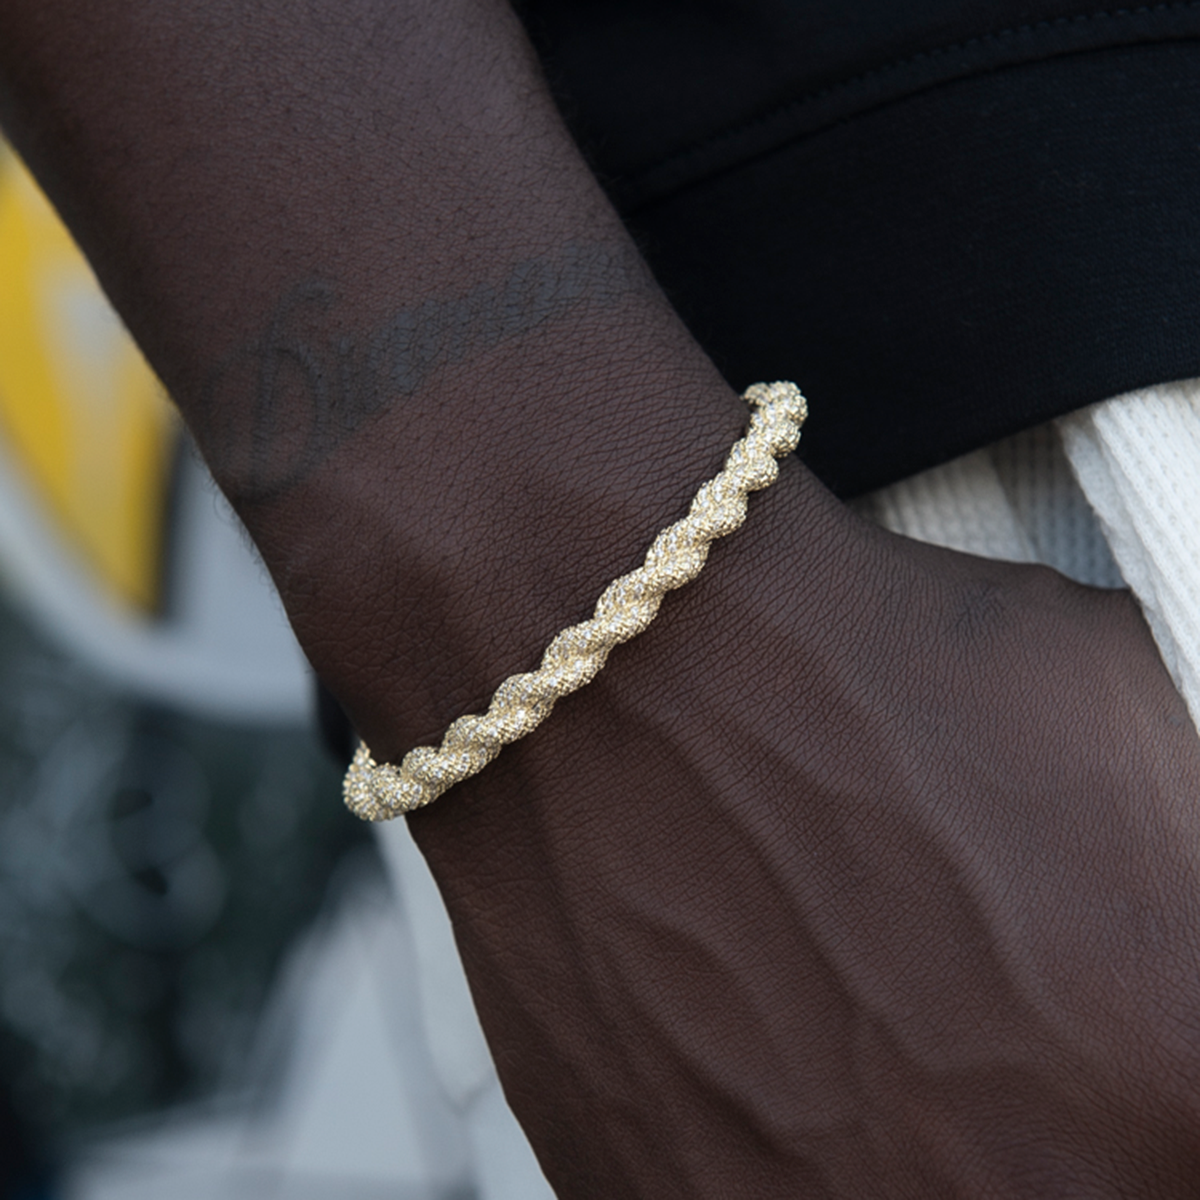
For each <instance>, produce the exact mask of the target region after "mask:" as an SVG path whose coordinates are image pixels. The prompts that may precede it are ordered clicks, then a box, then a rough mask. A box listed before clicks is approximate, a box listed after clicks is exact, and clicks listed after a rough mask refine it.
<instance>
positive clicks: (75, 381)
mask: <svg viewBox="0 0 1200 1200" xmlns="http://www.w3.org/2000/svg"><path fill="white" fill-rule="evenodd" d="M176 436H177V428H176V423H175V419H174V414H173V412H172V410H171V408H170V406H169V404H168V402H167V400H166V397H165V396H164V394H163V390H162V387H161V385H160V384H159V383H158V380H157V379H156V378H155V376H154V374H153V373H152V372H151V371H150V369H149V367H148V366H147V365H146V362H145V360H144V359H143V358H142V356H141V354H140V353H139V351H138V350H137V347H136V346H135V345H134V344H133V341H132V339H131V338H130V337H129V335H128V334H127V333H126V331H125V329H124V327H123V326H122V325H121V323H120V320H119V319H118V317H117V316H116V314H115V313H114V312H113V310H112V309H111V307H110V306H109V304H108V301H107V300H106V299H105V298H104V294H103V293H102V292H101V290H100V287H99V285H98V284H97V283H96V280H95V278H94V276H93V275H92V272H91V269H90V268H89V267H88V265H87V262H86V261H85V260H84V258H83V256H82V254H80V252H79V250H78V249H77V248H76V246H75V243H74V242H73V241H72V240H71V237H70V235H69V234H68V233H67V231H66V229H65V228H64V227H63V225H62V223H61V222H60V221H59V219H58V217H57V215H56V214H55V212H54V210H53V208H51V206H50V204H49V202H48V201H47V200H46V199H45V197H44V196H43V195H42V193H41V192H40V191H39V190H38V187H37V185H36V184H35V183H34V182H33V180H32V178H31V177H30V176H29V174H28V172H27V171H26V170H25V168H24V166H23V165H22V164H21V163H20V161H19V160H18V159H17V157H16V156H15V155H14V154H12V153H10V152H8V151H7V150H6V149H5V147H3V146H2V145H0V437H2V438H3V439H4V440H5V441H6V442H7V443H8V446H9V450H10V457H13V458H15V459H17V460H18V462H19V463H20V464H21V466H22V467H23V468H24V474H25V476H26V482H27V483H31V484H32V485H33V488H34V490H35V491H36V492H37V495H38V499H39V500H40V501H41V502H42V507H43V508H44V509H45V510H46V511H47V513H48V515H49V516H50V517H51V518H52V519H53V524H54V525H55V527H56V528H57V529H59V531H60V532H61V533H62V535H63V540H64V542H65V543H66V544H67V545H68V546H70V547H73V548H74V549H75V551H76V552H77V554H78V555H79V556H81V557H82V558H83V559H84V560H85V561H86V563H87V564H88V565H89V566H90V567H91V569H92V572H93V574H94V575H96V576H97V577H98V578H99V579H100V580H101V582H102V584H103V586H104V587H105V589H106V590H107V591H108V592H109V593H110V594H111V595H113V596H115V597H116V598H117V599H119V600H120V601H122V602H124V603H125V604H126V605H129V606H132V607H134V608H135V609H138V610H141V611H143V612H150V611H153V610H154V609H155V608H156V606H157V605H158V603H159V601H160V593H161V586H162V573H163V572H162V559H163V538H164V530H165V516H166V500H167V495H166V493H167V487H168V473H169V470H170V460H171V453H172V448H173V445H174V441H175V437H176Z"/></svg>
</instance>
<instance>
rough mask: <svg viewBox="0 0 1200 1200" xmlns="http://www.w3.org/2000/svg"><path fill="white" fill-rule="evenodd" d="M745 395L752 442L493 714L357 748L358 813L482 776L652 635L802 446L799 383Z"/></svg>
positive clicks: (352, 783) (764, 386)
mask: <svg viewBox="0 0 1200 1200" xmlns="http://www.w3.org/2000/svg"><path fill="white" fill-rule="evenodd" d="M744 398H745V400H746V402H747V403H748V404H749V405H750V410H751V414H750V428H749V429H748V430H747V432H746V436H745V437H743V438H742V439H741V440H740V441H738V442H736V443H734V446H733V449H732V450H730V452H729V457H728V458H727V459H726V460H725V467H724V469H723V470H722V471H721V473H720V474H719V475H716V476H715V477H714V478H712V479H710V480H709V481H708V483H706V484H704V486H703V487H701V489H700V490H699V492H697V493H696V498H695V499H694V500H693V501H692V507H691V508H690V509H689V511H688V515H687V516H686V517H684V518H683V520H681V521H676V522H675V524H674V525H669V526H668V527H667V528H666V529H664V530H663V531H662V533H660V534H659V535H658V537H657V538H655V539H654V544H653V545H652V546H651V547H650V550H649V552H648V553H647V554H646V561H645V562H644V563H643V564H642V566H640V567H638V568H637V570H636V571H631V572H630V573H629V574H628V575H622V576H621V577H620V578H619V579H617V580H614V582H612V583H611V584H609V586H608V588H607V589H606V591H605V592H604V595H602V596H601V597H600V599H599V600H598V601H597V602H596V611H595V612H594V613H593V614H592V617H591V619H590V620H588V621H583V622H581V623H580V624H578V625H571V626H568V627H567V628H566V629H564V630H563V631H562V633H560V634H559V635H558V636H557V637H556V638H555V639H554V641H552V642H551V643H550V645H549V646H548V647H547V648H546V653H545V654H544V655H543V656H542V662H541V666H539V667H538V669H537V670H536V671H533V672H531V673H530V674H528V675H513V676H510V677H509V678H508V679H506V680H505V681H504V682H503V683H502V684H501V685H500V687H499V688H497V690H496V694H495V695H494V696H493V697H492V703H491V705H490V706H489V707H488V710H487V712H486V713H484V714H483V715H482V716H466V717H459V719H458V720H457V721H455V722H454V723H453V724H452V725H451V726H450V728H449V729H447V730H446V734H445V736H444V737H443V738H442V744H441V745H440V746H438V747H436V748H435V747H433V746H418V747H417V748H416V749H415V750H410V751H409V752H408V753H407V754H406V755H405V756H404V761H403V762H401V763H400V765H399V766H394V765H393V764H391V763H377V762H376V761H375V760H374V759H373V758H372V757H371V752H370V751H369V750H368V749H367V747H366V746H365V745H362V744H361V743H360V745H359V747H358V751H357V753H356V754H355V755H354V761H353V762H352V763H351V764H350V769H349V770H348V771H347V772H346V780H345V784H344V785H343V790H344V794H345V797H346V806H347V807H348V808H349V809H350V811H351V812H353V813H356V814H357V815H358V816H360V817H362V818H364V819H365V820H368V821H386V820H388V819H389V818H390V817H395V816H399V815H400V814H401V813H406V812H411V811H412V810H413V809H414V808H421V807H422V806H423V805H425V804H428V803H430V801H432V800H436V799H437V798H438V797H439V796H440V795H441V794H442V793H443V792H444V791H446V790H447V789H448V788H451V787H453V786H454V785H455V784H456V783H459V782H461V781H462V780H464V779H466V778H468V777H469V776H471V775H474V774H476V773H477V772H478V771H482V770H483V768H484V767H485V766H486V765H487V764H488V763H489V762H491V761H492V759H493V758H495V757H496V755H497V754H499V753H500V750H501V749H502V748H503V747H504V746H506V745H507V744H508V743H509V742H515V741H516V740H517V739H518V738H523V737H524V736H525V735H526V734H527V733H531V732H532V731H533V730H534V729H536V728H537V727H538V725H540V724H541V723H542V722H543V721H544V720H545V719H546V718H547V717H548V716H549V715H550V710H551V709H552V708H553V707H554V703H555V701H556V700H561V699H562V698H563V697H564V696H569V695H570V694H571V693H572V692H574V691H577V690H578V689H579V688H581V687H583V685H584V684H585V683H589V682H590V681H591V680H592V679H594V678H595V676H596V673H597V672H598V671H599V670H600V668H601V667H602V666H604V663H605V660H606V659H607V658H608V652H609V651H610V650H611V649H612V648H613V647H614V646H619V645H620V644H621V643H622V642H627V641H629V639H630V638H633V637H636V636H637V635H638V634H639V633H641V632H642V631H643V630H645V629H646V627H647V626H648V625H649V624H650V622H651V621H653V620H654V617H655V614H656V613H657V612H658V606H659V605H660V604H661V603H662V598H663V596H665V595H666V594H667V592H669V591H671V590H672V589H674V588H677V587H682V586H683V585H684V584H685V583H688V582H690V581H691V580H693V579H695V578H696V576H697V575H699V574H700V569H701V568H702V567H703V566H704V561H705V559H706V558H707V557H708V548H709V546H710V545H711V543H712V542H714V541H715V540H716V539H717V538H719V537H724V536H725V535H726V534H729V533H732V532H733V531H734V530H735V529H737V528H739V527H740V526H741V524H742V522H743V521H745V519H746V505H747V496H748V494H749V493H750V492H757V491H761V490H762V489H763V488H765V487H769V486H770V485H771V484H772V483H774V482H775V480H776V478H777V477H778V475H779V464H778V463H777V462H776V461H775V460H776V459H777V458H781V457H782V456H783V455H785V454H790V453H791V451H793V450H795V448H796V446H797V444H798V443H799V441H800V426H801V425H803V424H804V418H805V417H806V416H807V415H808V405H807V404H806V403H805V400H804V397H803V396H802V395H801V394H800V389H799V388H798V387H796V385H795V384H794V383H756V384H754V385H753V387H750V388H747V389H746V392H745V393H744Z"/></svg>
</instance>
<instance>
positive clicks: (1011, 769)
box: [410, 463, 1200, 1200]
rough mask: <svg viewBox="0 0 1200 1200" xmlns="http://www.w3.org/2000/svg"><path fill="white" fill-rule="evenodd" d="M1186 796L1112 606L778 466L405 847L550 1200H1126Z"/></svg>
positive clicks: (1195, 909)
mask: <svg viewBox="0 0 1200 1200" xmlns="http://www.w3.org/2000/svg"><path fill="white" fill-rule="evenodd" d="M791 468H794V469H791ZM814 538H815V539H816V542H817V544H815V545H814ZM1198 802H1200V741H1198V739H1197V737H1196V734H1195V732H1194V730H1193V728H1192V726H1191V724H1190V722H1189V720H1188V718H1187V714H1186V711H1185V709H1184V705H1183V702H1182V700H1181V699H1180V698H1179V696H1178V694H1177V693H1176V692H1175V690H1174V688H1173V686H1172V684H1171V682H1170V679H1169V678H1168V677H1167V675H1166V673H1165V671H1164V669H1163V668H1162V665H1161V663H1160V661H1159V659H1158V656H1157V653H1156V651H1155V648H1154V645H1153V643H1152V641H1151V639H1150V637H1149V634H1148V633H1147V630H1146V628H1145V626H1144V624H1143V622H1142V620H1141V617H1140V615H1139V613H1138V611H1137V609H1136V606H1135V604H1134V603H1133V601H1132V600H1131V599H1130V597H1129V596H1128V595H1127V594H1125V593H1111V592H1100V591H1095V590H1092V589H1087V588H1082V587H1079V586H1077V585H1075V584H1073V583H1070V582H1069V581H1067V580H1065V579H1063V578H1062V577H1060V576H1058V575H1056V574H1055V573H1053V572H1051V571H1048V570H1046V569H1043V568H1030V567H1021V566H1013V565H1008V564H1000V563H992V562H987V561H984V560H979V559H974V558H970V557H967V556H963V555H958V554H953V553H950V552H948V551H943V550H939V549H935V548H932V547H927V546H922V545H920V544H917V543H913V542H909V541H907V540H905V539H900V538H896V537H893V536H891V535H889V534H886V533H884V532H882V531H879V530H876V529H874V528H872V527H868V526H866V525H864V524H862V523H861V522H859V521H858V520H857V519H856V518H855V517H853V516H852V515H851V514H849V513H847V512H845V511H844V510H841V509H840V508H839V507H837V506H836V505H835V504H834V503H833V502H832V501H831V500H829V499H828V498H827V497H825V496H824V495H823V494H822V493H821V491H820V489H819V488H816V487H815V486H812V484H811V480H808V479H806V478H805V477H804V476H803V473H802V471H801V469H800V468H798V466H797V465H796V464H794V463H792V464H790V468H789V472H788V477H785V478H784V479H783V480H781V482H780V483H779V484H778V485H777V486H776V488H775V489H772V491H770V492H767V493H765V494H764V495H762V496H761V497H759V498H757V499H756V500H755V501H753V502H752V510H751V516H750V520H749V521H748V523H747V525H746V527H745V528H744V529H743V530H742V531H740V532H739V533H738V534H735V535H734V536H733V537H731V538H730V539H728V540H727V541H726V542H725V543H722V544H720V545H719V546H718V547H716V548H714V551H713V555H712V558H711V559H710V565H709V566H708V568H706V571H705V573H704V574H703V575H702V576H701V577H700V579H699V580H698V581H697V582H696V583H695V584H692V585H690V586H689V587H688V588H687V589H684V590H683V591H681V592H679V593H676V594H675V595H674V596H673V597H671V598H670V599H668V601H667V602H666V604H665V605H664V608H663V611H662V613H661V615H660V616H659V618H658V621H657V622H656V624H655V625H654V626H652V627H651V629H650V630H649V631H648V632H647V633H646V634H645V635H643V636H642V637H641V638H639V639H638V640H637V641H635V642H633V643H631V644H630V645H629V646H627V647H624V648H622V649H620V650H618V651H616V652H614V654H613V656H612V658H611V659H610V662H609V665H608V666H607V667H606V669H605V671H604V672H602V674H601V675H600V676H599V677H598V679H597V680H596V681H595V682H594V683H593V684H591V685H589V687H588V688H586V689H584V691H582V692H580V693H578V694H577V695H576V696H574V697H572V698H570V699H568V700H566V701H564V702H562V703H560V705H559V706H558V708H556V710H555V712H554V714H553V715H552V717H551V718H550V719H549V720H548V721H547V722H546V724H545V725H543V726H542V727H541V728H540V729H539V730H538V731H536V733H535V734H533V735H531V737H530V738H529V739H527V740H526V741H525V742H523V743H519V744H517V745H516V746H513V747H510V748H509V749H507V750H506V751H505V752H504V754H503V755H502V756H501V758H500V759H498V760H497V761H496V762H495V763H493V764H492V765H491V766H490V767H488V768H487V770H486V771H485V772H484V773H483V774H482V775H481V776H480V777H479V778H477V779H475V780H472V781H468V782H467V783H465V784H463V785H460V786H459V787H458V788H456V789H455V790H454V791H453V792H451V793H449V794H448V795H447V796H446V797H444V798H443V799H442V800H441V801H439V802H438V803H437V804H436V805H434V806H433V807H431V808H430V809H428V810H425V811H424V812H422V813H420V814H418V815H416V816H414V817H413V818H410V822H411V825H412V828H413V831H414V833H415V834H416V835H417V838H418V840H419V842H420V843H421V845H422V847H423V849H424V851H425V852H426V854H427V855H428V856H429V858H430V861H431V863H432V864H433V866H434V869H435V873H436V874H438V876H439V879H440V883H441V886H442V888H443V890H444V893H445V895H446V897H447V900H448V902H449V904H450V907H451V911H452V915H453V918H454V922H455V929H456V933H457V936H458V940H459V944H460V947H461V949H462V952H463V956H464V960H465V962H466V965H467V969H468V974H469V976H470V978H471V980H472V986H473V988H474V990H475V994H476V998H477V1002H478V1004H479V1008H480V1012H481V1016H482V1018H483V1021H484V1025H485V1029H486V1031H487V1033H488V1036H489V1040H490V1041H491V1044H492V1046H493V1050H494V1053H495V1056H496V1060H497V1064H498V1067H499V1069H500V1072H501V1078H502V1080H503V1081H504V1083H505V1087H506V1090H507V1092H508V1094H509V1097H510V1099H511V1101H512V1103H513V1106H514V1108H515V1110H516V1112H517V1114H518V1116H519V1117H520V1118H521V1120H522V1122H523V1124H524V1125H525V1127H526V1129H527V1131H528V1132H529V1135H530V1137H531V1139H532V1141H533V1144H534V1147H535V1149H536V1150H537V1152H538V1154H539V1156H540V1157H541V1159H542V1162H543V1164H544V1166H545V1169H546V1171H547V1175H548V1177H549V1179H550V1180H551V1183H552V1184H553V1186H554V1187H555V1188H556V1189H557V1191H558V1194H559V1195H561V1196H562V1197H564V1200H567V1198H571V1200H575V1198H582V1197H604V1198H605V1200H609V1198H611V1197H616V1196H631V1197H632V1196H638V1197H648V1198H649V1197H653V1198H654V1200H664V1198H666V1197H675V1196H678V1197H681V1198H682V1197H687V1198H689V1200H696V1198H703V1197H714V1198H716V1197H720V1198H721V1200H731V1198H740V1197H746V1198H747V1200H748V1198H750V1197H754V1198H755V1200H761V1198H764V1197H774V1196H780V1197H783V1196H788V1197H791V1196H805V1197H808V1196H814V1197H816V1196H821V1197H846V1198H852V1197H853V1198H858V1197H863V1198H867V1197H870V1198H871V1200H879V1198H881V1197H935V1196H970V1197H973V1198H978V1200H985V1198H990V1197H997V1198H1000V1197H1004V1198H1008V1197H1026V1196H1028V1197H1048V1196H1062V1195H1072V1196H1075V1195H1078V1196H1083V1195H1086V1196H1088V1197H1089V1198H1092V1197H1106V1196H1112V1197H1117V1196H1120V1197H1123V1198H1128V1197H1146V1198H1147V1200H1150V1198H1154V1200H1163V1198H1165V1197H1170V1196H1192V1195H1194V1194H1195V1192H1196V1187H1197V1181H1200V871H1198V867H1200V818H1198V815H1197V810H1196V807H1195V806H1196V805H1197V803H1198Z"/></svg>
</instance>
